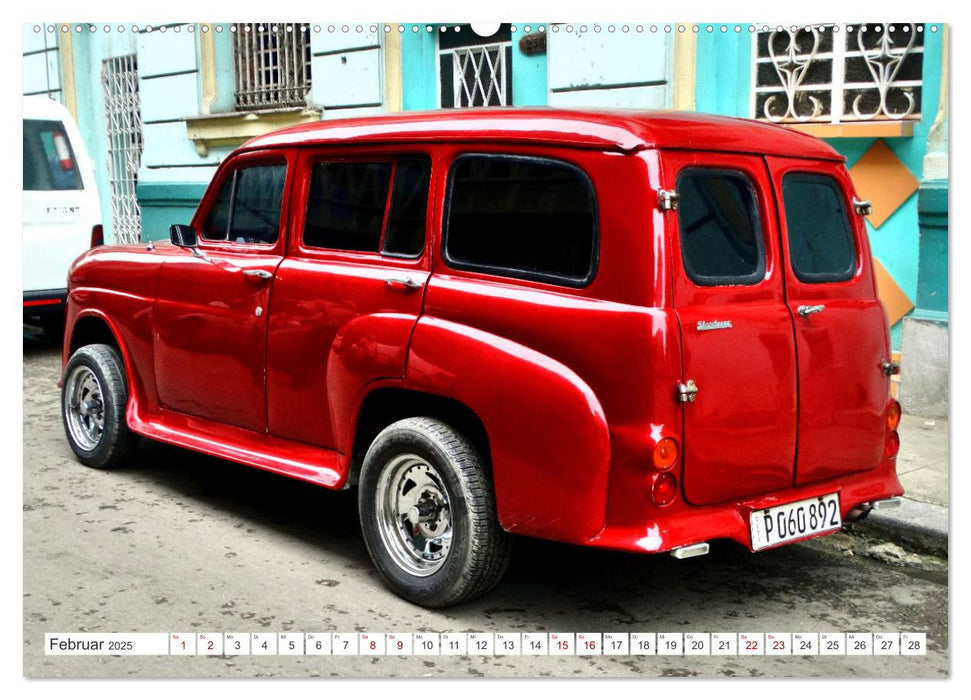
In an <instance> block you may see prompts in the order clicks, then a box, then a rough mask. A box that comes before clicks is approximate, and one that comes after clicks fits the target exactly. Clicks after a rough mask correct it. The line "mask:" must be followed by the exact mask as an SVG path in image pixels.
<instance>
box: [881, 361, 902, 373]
mask: <svg viewBox="0 0 971 700" xmlns="http://www.w3.org/2000/svg"><path fill="white" fill-rule="evenodd" d="M880 369H881V370H882V371H883V376H885V377H891V376H893V375H895V374H900V363H899V362H897V361H896V360H883V361H882V362H881V363H880Z"/></svg>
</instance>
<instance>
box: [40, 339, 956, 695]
mask: <svg viewBox="0 0 971 700" xmlns="http://www.w3.org/2000/svg"><path fill="white" fill-rule="evenodd" d="M23 352H24V368H23V381H24V398H23V401H24V409H23V410H24V426H23V431H24V432H23V440H24V495H23V499H24V562H23V569H24V599H23V616H24V646H23V649H24V675H25V676H27V677H48V678H53V677H75V678H76V677H231V678H247V677H254V676H263V677H265V676H277V677H313V676H324V677H327V676H341V677H389V676H398V677H410V676H433V677H437V676H445V677H478V676H491V677H523V678H527V677H538V676H555V677H579V676H596V677H657V676H703V677H718V678H722V677H762V676H798V677H856V676H859V677H881V678H886V677H920V678H940V677H946V676H947V675H948V674H949V654H948V617H947V615H948V588H947V575H946V572H941V571H936V572H935V571H929V570H927V569H925V568H920V567H901V566H892V565H890V564H887V563H884V562H882V561H878V560H875V559H872V558H869V557H864V556H848V554H847V552H846V551H844V550H845V549H846V548H849V549H850V550H852V549H853V543H852V540H850V539H849V538H846V537H843V536H839V537H836V538H822V539H819V540H815V541H813V542H812V543H807V544H803V545H795V546H790V547H785V548H781V549H778V550H773V551H770V552H765V553H762V554H759V555H752V554H750V553H748V552H747V551H746V550H743V549H741V548H739V547H737V546H735V545H732V544H722V543H715V545H714V546H713V547H712V553H711V554H709V555H708V556H706V557H699V558H696V559H691V560H686V561H676V560H674V559H672V558H670V557H667V556H663V555H660V556H655V557H648V556H637V555H629V554H621V553H612V552H603V551H596V550H592V549H584V548H579V547H568V546H563V545H558V544H553V543H547V542H541V541H536V540H529V539H518V540H517V542H516V554H515V556H514V559H513V563H512V566H511V568H510V570H509V572H508V574H507V575H506V577H505V579H504V580H503V581H502V583H501V584H500V585H499V587H498V588H497V589H496V590H494V591H493V592H492V593H491V594H489V595H487V596H486V597H484V598H482V599H479V600H477V601H474V602H472V603H468V604H465V605H462V606H459V607H456V608H452V609H448V610H445V611H427V610H424V609H422V608H419V607H416V606H413V605H411V604H409V603H406V602H403V601H402V600H400V599H398V598H397V597H395V596H394V595H393V594H391V593H390V592H388V591H387V590H386V589H385V588H384V587H383V586H382V585H381V582H380V580H379V578H378V577H377V575H376V573H375V572H374V570H373V569H372V566H371V563H370V560H369V559H368V555H367V552H366V550H365V548H364V543H363V541H362V539H361V534H360V528H359V526H358V523H357V515H356V499H355V494H354V493H352V492H341V493H333V492H328V491H325V490H321V489H319V488H316V487H313V486H310V485H305V484H301V483H298V482H296V481H292V480H288V479H284V478H281V477H277V476H273V475H271V474H268V473H264V472H260V471H258V470H254V469H249V468H246V467H242V466H238V465H235V464H232V463H228V462H223V461H220V460H216V459H211V458H208V457H203V456H199V455H195V454H193V453H191V452H187V451H184V450H180V449H176V448H173V447H168V446H164V445H160V444H154V443H149V442H147V441H145V442H143V443H142V446H141V449H140V451H139V453H138V456H137V459H136V460H135V461H133V462H132V464H131V465H130V466H128V467H125V468H123V469H119V470H115V471H110V472H101V471H96V470H92V469H88V468H86V467H84V466H82V465H81V464H79V463H77V462H76V461H75V460H74V458H73V455H72V453H71V451H70V448H69V447H68V445H67V442H66V441H65V439H64V436H63V429H62V426H61V421H60V417H59V405H60V404H59V401H60V399H59V391H58V389H57V387H56V381H57V378H58V375H59V372H60V352H59V349H58V348H54V347H52V346H50V345H48V344H45V343H43V342H41V341H40V340H38V339H36V338H34V337H32V336H28V335H27V334H25V336H24V349H23ZM541 497H542V494H537V498H541ZM82 631H87V632H286V631H292V632H364V631H372V632H415V631H432V632H449V631H452V632H463V631H485V632H755V633H758V632H880V631H885V632H898V631H899V632H926V633H927V647H928V650H927V654H926V655H925V656H806V657H802V656H794V657H777V656H759V657H751V656H731V657H715V656H711V657H675V656H654V657H639V656H572V657H564V656H555V657H554V656H548V657H535V656H521V657H513V656H505V657H502V656H493V657H484V656H465V657H462V656H456V657H449V656H436V657H418V656H410V657H394V656H385V657H338V656H330V657H323V656H321V657H314V656H304V657H287V656H236V657H222V656H216V657H204V656H199V657H174V656H157V657H156V656H152V657H111V656H105V657H81V656H66V657H65V656H45V654H44V649H43V647H44V634H45V633H47V632H82Z"/></svg>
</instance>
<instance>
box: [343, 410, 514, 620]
mask: <svg viewBox="0 0 971 700" xmlns="http://www.w3.org/2000/svg"><path fill="white" fill-rule="evenodd" d="M358 507H359V511H360V517H361V526H362V529H363V532H364V541H365V543H366V544H367V548H368V551H369V552H370V554H371V558H372V559H373V560H374V563H375V566H377V568H378V571H379V572H380V574H381V576H382V578H383V579H384V580H385V582H386V583H387V584H388V585H389V586H390V587H391V588H392V589H393V590H394V591H395V592H396V593H398V595H400V596H401V597H403V598H405V599H407V600H410V601H412V602H414V603H418V604H419V605H424V606H426V607H444V606H447V605H454V604H455V603H459V602H461V601H463V600H468V599H470V598H473V597H475V596H478V595H481V594H483V593H485V592H486V591H488V590H490V589H491V588H492V587H493V586H495V585H496V583H498V581H499V579H500V578H501V577H502V575H503V573H504V572H505V570H506V567H507V565H508V563H509V552H510V539H509V536H508V535H507V534H506V533H505V532H504V531H503V530H502V527H501V526H500V525H499V521H498V520H497V518H496V509H495V496H494V494H493V488H492V479H491V475H490V474H489V470H488V468H487V465H486V463H485V460H484V458H483V456H482V454H481V453H480V452H479V450H477V449H476V447H475V446H474V445H473V444H472V443H471V442H469V441H468V440H467V439H465V438H464V437H463V436H462V435H460V434H459V433H457V432H455V431H454V430H453V429H451V428H450V427H449V426H447V425H445V424H444V423H442V422H441V421H438V420H435V419H433V418H407V419H405V420H401V421H398V422H397V423H394V424H392V425H390V426H388V427H387V428H385V429H384V430H383V431H382V432H381V433H380V434H379V435H378V436H377V438H375V440H374V442H373V443H372V444H371V447H370V449H369V450H368V452H367V455H366V456H365V458H364V465H363V467H362V469H361V478H360V482H359V497H358Z"/></svg>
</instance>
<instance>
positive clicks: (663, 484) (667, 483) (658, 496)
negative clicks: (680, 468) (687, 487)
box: [651, 472, 678, 506]
mask: <svg viewBox="0 0 971 700" xmlns="http://www.w3.org/2000/svg"><path fill="white" fill-rule="evenodd" d="M677 495H678V480H677V479H676V478H674V474H672V473H670V472H664V473H663V474H658V476H657V478H656V479H655V480H654V486H653V487H652V488H651V500H652V501H654V504H655V505H659V506H666V505H667V504H668V503H670V502H671V501H673V500H674V497H675V496H677Z"/></svg>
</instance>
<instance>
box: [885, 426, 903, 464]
mask: <svg viewBox="0 0 971 700" xmlns="http://www.w3.org/2000/svg"><path fill="white" fill-rule="evenodd" d="M886 452H887V457H890V458H893V457H896V456H897V453H898V452H900V436H899V435H897V431H896V430H893V431H891V432H890V434H889V435H887V447H886Z"/></svg>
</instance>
